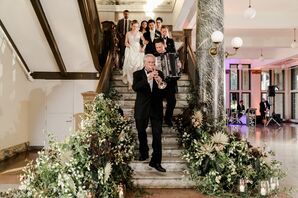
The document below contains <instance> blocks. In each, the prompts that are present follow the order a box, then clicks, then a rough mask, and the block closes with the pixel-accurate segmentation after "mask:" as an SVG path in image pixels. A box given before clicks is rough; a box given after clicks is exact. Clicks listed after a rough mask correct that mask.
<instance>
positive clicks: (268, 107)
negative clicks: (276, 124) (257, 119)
mask: <svg viewBox="0 0 298 198" xmlns="http://www.w3.org/2000/svg"><path fill="white" fill-rule="evenodd" d="M265 103H266V107H267V109H270V104H269V102H268V101H267V100H266V101H265ZM266 107H265V104H264V102H260V113H261V114H262V113H264V112H265V111H266Z"/></svg>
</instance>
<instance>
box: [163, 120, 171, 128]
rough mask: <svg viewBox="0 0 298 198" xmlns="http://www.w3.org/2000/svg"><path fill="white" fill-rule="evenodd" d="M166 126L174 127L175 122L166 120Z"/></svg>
mask: <svg viewBox="0 0 298 198" xmlns="http://www.w3.org/2000/svg"><path fill="white" fill-rule="evenodd" d="M165 123H166V125H168V126H169V127H172V126H173V122H172V121H171V120H165Z"/></svg>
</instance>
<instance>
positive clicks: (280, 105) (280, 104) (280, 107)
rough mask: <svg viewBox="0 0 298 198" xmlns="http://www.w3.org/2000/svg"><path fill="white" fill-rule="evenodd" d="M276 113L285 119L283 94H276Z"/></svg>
mask: <svg viewBox="0 0 298 198" xmlns="http://www.w3.org/2000/svg"><path fill="white" fill-rule="evenodd" d="M274 113H275V114H280V118H284V94H283V93H277V94H275V97H274Z"/></svg>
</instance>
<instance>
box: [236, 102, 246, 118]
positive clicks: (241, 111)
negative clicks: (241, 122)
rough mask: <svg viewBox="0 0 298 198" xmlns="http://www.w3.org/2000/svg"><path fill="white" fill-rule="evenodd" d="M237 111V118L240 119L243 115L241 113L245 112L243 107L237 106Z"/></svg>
mask: <svg viewBox="0 0 298 198" xmlns="http://www.w3.org/2000/svg"><path fill="white" fill-rule="evenodd" d="M237 111H238V117H239V118H240V117H241V116H242V115H243V112H244V111H245V106H244V105H243V104H242V105H241V104H238V105H237Z"/></svg>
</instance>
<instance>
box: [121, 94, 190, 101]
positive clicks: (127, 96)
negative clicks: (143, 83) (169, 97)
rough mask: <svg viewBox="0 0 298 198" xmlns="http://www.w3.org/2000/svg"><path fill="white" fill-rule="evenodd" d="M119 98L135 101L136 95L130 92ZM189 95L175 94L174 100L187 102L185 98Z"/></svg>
mask: <svg viewBox="0 0 298 198" xmlns="http://www.w3.org/2000/svg"><path fill="white" fill-rule="evenodd" d="M120 95H121V97H120V100H135V99H136V96H137V94H136V93H135V92H132V93H121V94H120ZM188 95H189V94H187V93H177V94H176V99H177V101H178V100H179V101H181V100H187V97H188Z"/></svg>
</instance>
